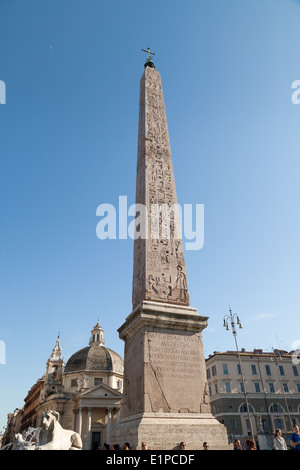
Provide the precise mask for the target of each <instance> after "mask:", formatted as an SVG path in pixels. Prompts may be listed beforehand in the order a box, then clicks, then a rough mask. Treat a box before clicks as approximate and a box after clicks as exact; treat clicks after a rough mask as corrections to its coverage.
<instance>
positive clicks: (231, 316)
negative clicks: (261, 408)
mask: <svg viewBox="0 0 300 470" xmlns="http://www.w3.org/2000/svg"><path fill="white" fill-rule="evenodd" d="M228 320H229V321H230V324H231V331H232V334H233V336H234V340H235V346H236V351H237V356H238V361H239V365H240V372H241V377H242V383H243V391H244V395H245V401H246V407H247V413H248V420H249V426H250V432H251V437H252V440H253V441H254V434H253V428H252V422H251V416H250V410H249V403H248V396H247V392H246V386H245V379H244V374H243V370H242V364H241V358H240V353H239V348H238V343H237V338H236V337H237V331H236V324H237V325H238V327H239V328H243V327H242V323H241V321H240V319H239V317H238V315H237V314H236V313H234V314H232V312H231V309H230V308H229V315H225V317H224V320H223V326H224V328H226V330H227V331H229V329H230V328H229V325H228Z"/></svg>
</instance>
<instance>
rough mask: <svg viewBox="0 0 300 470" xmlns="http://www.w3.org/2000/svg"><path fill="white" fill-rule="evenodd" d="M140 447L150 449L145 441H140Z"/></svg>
mask: <svg viewBox="0 0 300 470" xmlns="http://www.w3.org/2000/svg"><path fill="white" fill-rule="evenodd" d="M141 447H142V450H151V449H148V445H147V442H142V443H141Z"/></svg>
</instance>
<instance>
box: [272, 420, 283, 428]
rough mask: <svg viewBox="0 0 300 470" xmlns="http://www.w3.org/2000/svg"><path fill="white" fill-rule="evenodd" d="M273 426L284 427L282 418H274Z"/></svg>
mask: <svg viewBox="0 0 300 470" xmlns="http://www.w3.org/2000/svg"><path fill="white" fill-rule="evenodd" d="M274 426H275V428H278V429H284V424H283V419H280V418H274Z"/></svg>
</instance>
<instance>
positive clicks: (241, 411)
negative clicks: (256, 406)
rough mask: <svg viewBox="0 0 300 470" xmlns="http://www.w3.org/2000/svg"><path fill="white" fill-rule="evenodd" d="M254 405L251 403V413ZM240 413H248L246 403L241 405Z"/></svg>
mask: <svg viewBox="0 0 300 470" xmlns="http://www.w3.org/2000/svg"><path fill="white" fill-rule="evenodd" d="M253 411H254V410H253V407H252V405H249V412H250V413H253ZM240 413H247V405H246V403H243V404H242V405H241V406H240Z"/></svg>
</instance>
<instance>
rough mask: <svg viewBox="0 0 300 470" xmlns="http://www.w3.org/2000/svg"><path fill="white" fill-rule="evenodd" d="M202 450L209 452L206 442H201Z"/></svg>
mask: <svg viewBox="0 0 300 470" xmlns="http://www.w3.org/2000/svg"><path fill="white" fill-rule="evenodd" d="M203 450H209V445H208V444H207V442H203Z"/></svg>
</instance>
